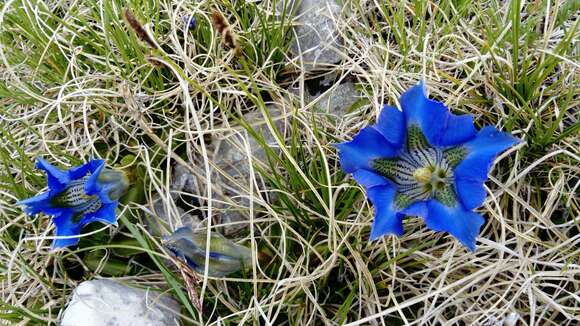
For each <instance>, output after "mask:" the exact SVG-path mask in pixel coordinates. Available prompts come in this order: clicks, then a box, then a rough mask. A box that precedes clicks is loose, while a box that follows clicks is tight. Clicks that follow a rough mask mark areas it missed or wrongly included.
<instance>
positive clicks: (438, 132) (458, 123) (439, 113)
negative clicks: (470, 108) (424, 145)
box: [401, 81, 476, 147]
mask: <svg viewBox="0 0 580 326" xmlns="http://www.w3.org/2000/svg"><path fill="white" fill-rule="evenodd" d="M401 107H402V108H403V113H404V114H405V117H406V120H407V126H409V125H413V124H416V125H418V126H419V127H420V128H421V130H422V131H423V134H425V137H426V138H427V140H428V141H429V144H431V145H432V146H440V147H445V146H452V145H457V144H461V143H464V142H466V141H468V140H470V139H472V138H473V137H475V135H476V130H475V127H474V125H473V118H472V117H471V116H470V115H455V114H453V113H451V112H449V109H448V108H447V107H446V106H445V105H444V104H443V103H441V102H438V101H435V100H431V99H429V98H427V96H426V91H425V84H424V83H423V81H421V82H419V84H417V85H416V86H414V87H412V88H411V89H409V90H408V91H407V92H405V93H404V94H403V95H402V96H401Z"/></svg>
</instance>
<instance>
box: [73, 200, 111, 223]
mask: <svg viewBox="0 0 580 326" xmlns="http://www.w3.org/2000/svg"><path fill="white" fill-rule="evenodd" d="M117 206H118V202H113V203H110V204H103V206H102V207H101V208H99V209H98V210H97V211H96V212H94V213H89V214H85V217H83V219H82V221H81V225H82V226H85V225H87V224H89V223H92V222H101V223H104V224H112V225H117V214H116V212H115V210H116V209H117Z"/></svg>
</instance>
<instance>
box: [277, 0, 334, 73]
mask: <svg viewBox="0 0 580 326" xmlns="http://www.w3.org/2000/svg"><path fill="white" fill-rule="evenodd" d="M280 3H281V5H280V6H279V7H278V8H277V11H278V12H279V13H280V12H283V11H282V10H283V8H284V7H283V6H284V5H286V6H287V7H286V8H287V9H286V12H287V13H289V14H290V15H292V14H294V16H295V21H294V33H295V35H296V38H295V39H294V42H293V43H292V45H291V47H290V50H291V51H292V54H293V55H295V56H298V57H301V58H302V62H303V64H304V69H305V71H306V72H310V71H313V70H317V69H321V68H325V66H329V65H332V64H335V63H337V62H339V61H340V60H341V56H340V48H341V47H342V45H343V40H342V38H341V37H340V36H339V33H338V27H337V26H336V23H335V20H336V19H337V18H338V16H339V15H340V12H341V7H340V6H339V5H338V4H337V3H336V1H335V0H302V1H299V0H296V1H293V0H288V1H281V2H280Z"/></svg>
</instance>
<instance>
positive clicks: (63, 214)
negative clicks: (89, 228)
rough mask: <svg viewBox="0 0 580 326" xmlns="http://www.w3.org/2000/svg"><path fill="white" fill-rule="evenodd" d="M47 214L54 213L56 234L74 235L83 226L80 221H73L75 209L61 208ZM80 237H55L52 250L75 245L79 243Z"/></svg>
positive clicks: (61, 235)
mask: <svg viewBox="0 0 580 326" xmlns="http://www.w3.org/2000/svg"><path fill="white" fill-rule="evenodd" d="M47 214H50V215H54V217H53V218H52V223H54V226H55V227H56V236H57V237H63V236H74V235H79V234H80V232H81V229H82V226H81V225H80V224H79V223H75V222H74V221H73V214H74V213H73V211H72V210H71V209H61V210H58V212H57V211H55V212H52V214H51V213H49V212H47ZM79 241H80V238H65V239H54V241H53V242H52V250H57V249H60V248H65V247H70V246H74V245H76V244H77V243H79Z"/></svg>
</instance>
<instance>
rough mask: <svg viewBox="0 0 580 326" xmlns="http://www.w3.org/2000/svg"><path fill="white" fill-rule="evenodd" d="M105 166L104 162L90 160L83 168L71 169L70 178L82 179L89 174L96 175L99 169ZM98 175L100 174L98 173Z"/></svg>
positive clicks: (69, 171)
mask: <svg viewBox="0 0 580 326" xmlns="http://www.w3.org/2000/svg"><path fill="white" fill-rule="evenodd" d="M104 165H105V161H103V160H90V161H89V162H88V163H85V164H83V165H81V166H78V167H74V168H71V169H70V170H68V176H69V178H70V179H72V180H74V179H80V178H82V177H84V176H85V175H87V174H88V173H91V174H94V173H95V172H96V171H97V169H98V168H100V167H102V166H104ZM97 174H98V173H97Z"/></svg>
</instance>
